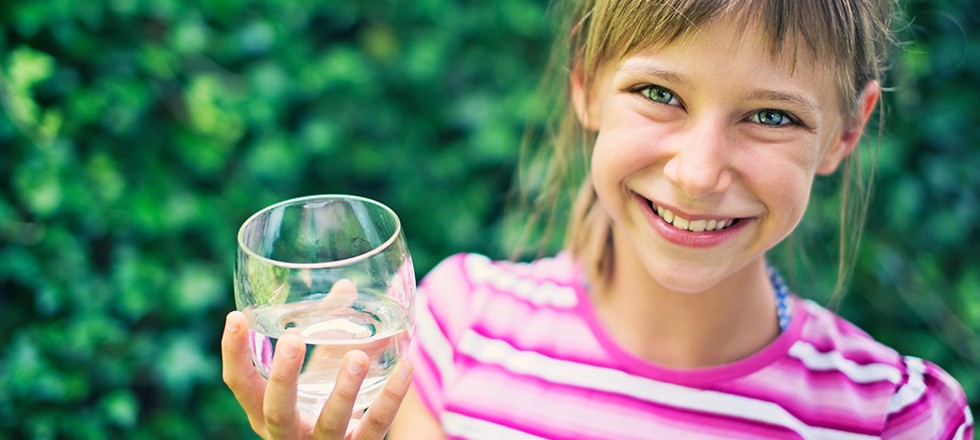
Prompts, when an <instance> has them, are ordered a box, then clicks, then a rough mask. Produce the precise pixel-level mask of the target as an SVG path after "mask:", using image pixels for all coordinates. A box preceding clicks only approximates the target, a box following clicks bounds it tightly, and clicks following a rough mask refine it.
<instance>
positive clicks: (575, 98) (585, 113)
mask: <svg viewBox="0 0 980 440" xmlns="http://www.w3.org/2000/svg"><path fill="white" fill-rule="evenodd" d="M569 80H570V82H571V87H572V104H573V105H574V106H575V114H576V115H577V116H578V120H579V122H580V123H581V124H582V127H583V128H585V129H586V130H589V131H599V124H598V119H597V118H596V117H595V114H594V113H595V111H594V109H593V108H592V105H593V104H592V103H591V102H590V100H589V96H588V95H589V93H588V92H587V91H586V86H585V68H584V67H583V66H582V62H581V61H576V62H575V63H574V64H573V65H572V71H571V73H570V74H569Z"/></svg>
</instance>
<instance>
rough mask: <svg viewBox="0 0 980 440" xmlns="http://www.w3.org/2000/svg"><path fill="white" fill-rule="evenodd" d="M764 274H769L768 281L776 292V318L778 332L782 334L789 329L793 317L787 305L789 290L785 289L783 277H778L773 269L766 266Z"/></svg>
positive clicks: (777, 273)
mask: <svg viewBox="0 0 980 440" xmlns="http://www.w3.org/2000/svg"><path fill="white" fill-rule="evenodd" d="M766 272H767V273H768V274H769V280H770V281H771V282H772V287H773V289H774V290H775V291H776V317H777V318H778V319H779V331H780V332H784V331H786V328H787V327H789V321H790V319H791V318H792V317H793V311H792V310H791V309H790V303H789V288H788V287H786V283H784V282H783V277H781V276H779V272H777V271H776V269H775V268H773V267H772V266H768V265H767V266H766Z"/></svg>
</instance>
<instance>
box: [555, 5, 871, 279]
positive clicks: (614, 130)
mask: <svg viewBox="0 0 980 440" xmlns="http://www.w3.org/2000/svg"><path fill="white" fill-rule="evenodd" d="M761 38H762V34H761V33H759V32H757V31H754V30H753V28H752V26H749V27H748V28H746V30H745V31H742V32H738V31H737V30H736V27H735V26H734V25H733V24H732V23H727V22H725V21H720V22H718V23H715V24H712V25H710V26H709V27H707V28H705V29H702V30H701V31H700V32H695V34H694V35H693V36H692V37H690V38H688V39H686V40H683V41H681V42H677V43H673V44H671V45H669V46H666V47H658V48H652V49H651V50H648V51H644V52H640V53H636V54H632V55H628V56H626V57H624V58H623V59H622V60H619V61H618V62H613V63H608V65H606V66H603V69H601V70H600V72H599V75H597V78H596V80H595V81H594V83H593V86H592V87H591V88H590V90H588V91H586V90H585V89H584V88H583V86H582V83H581V80H580V78H581V77H580V76H578V75H580V72H574V73H573V81H572V83H573V100H574V101H575V104H576V109H577V110H578V112H579V116H580V119H581V120H582V122H583V124H584V125H585V127H586V128H587V129H589V130H594V131H597V133H598V137H597V140H596V143H595V148H594V152H593V155H592V165H591V166H592V182H593V184H594V185H595V189H596V192H597V194H598V196H599V201H600V203H601V204H602V207H603V208H604V209H605V210H606V211H607V212H608V214H609V215H610V217H611V218H612V220H613V231H614V232H613V234H614V239H615V253H616V255H615V260H614V261H617V262H622V261H624V260H623V259H624V258H625V259H630V261H639V262H640V263H641V264H642V266H643V267H644V268H645V269H646V271H647V272H648V273H649V274H650V276H652V277H653V278H654V280H655V281H656V282H658V283H659V284H660V285H662V286H664V287H667V288H670V289H672V290H678V291H701V290H705V289H707V288H710V287H712V286H714V285H715V284H717V283H719V282H720V281H722V280H723V279H725V278H726V277H728V276H729V275H731V274H733V273H735V272H736V271H737V270H738V269H740V268H742V267H745V266H746V265H747V264H749V263H752V262H757V263H759V262H761V261H762V260H761V257H762V256H763V254H764V253H765V252H766V251H767V250H769V249H770V248H772V247H773V246H775V245H776V244H777V243H779V242H780V241H781V240H782V239H783V238H785V237H786V236H787V235H788V234H789V233H790V232H791V231H792V230H793V228H794V227H796V225H797V224H798V223H799V221H800V219H801V218H802V216H803V213H804V211H805V210H806V206H807V201H808V199H809V195H810V188H811V185H812V183H813V179H814V176H815V175H816V174H826V173H831V172H833V171H834V170H835V169H836V167H837V166H838V164H839V163H840V162H841V160H842V159H843V158H844V157H846V156H847V154H849V153H850V152H851V150H852V149H853V148H854V146H855V144H856V142H857V141H858V138H859V137H860V134H861V129H862V128H863V126H864V122H865V121H866V120H867V117H868V116H869V114H870V112H871V110H872V109H873V107H874V103H875V101H876V99H877V94H878V92H877V86H876V85H869V87H868V88H867V89H866V90H865V93H864V94H863V95H862V100H861V103H855V105H858V104H860V107H859V108H860V110H861V111H860V114H859V116H860V118H859V119H860V120H859V121H858V122H859V124H857V125H855V124H853V123H852V124H845V121H844V118H843V115H841V114H840V111H839V108H840V106H839V97H838V94H837V87H836V83H835V82H834V75H833V72H832V71H831V70H829V69H828V68H826V67H824V66H822V65H820V64H819V63H812V62H811V59H810V58H809V55H808V53H807V52H806V51H805V50H802V49H801V50H800V51H798V53H797V57H796V64H795V65H794V64H793V63H792V61H791V59H790V58H785V59H780V58H777V59H773V57H772V56H771V55H770V52H769V51H768V49H767V47H766V45H765V44H764V43H763V41H762V40H761ZM786 52H792V51H789V50H787V51H786ZM789 56H791V55H787V57H789ZM622 266H623V265H622V264H619V263H617V270H619V269H618V268H619V267H622Z"/></svg>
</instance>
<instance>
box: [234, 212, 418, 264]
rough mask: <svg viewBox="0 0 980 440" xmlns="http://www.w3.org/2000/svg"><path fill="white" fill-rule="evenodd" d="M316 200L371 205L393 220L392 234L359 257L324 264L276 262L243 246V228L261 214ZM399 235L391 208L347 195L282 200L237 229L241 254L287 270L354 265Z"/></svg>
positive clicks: (400, 227) (388, 245) (387, 246)
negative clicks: (350, 201) (348, 201)
mask: <svg viewBox="0 0 980 440" xmlns="http://www.w3.org/2000/svg"><path fill="white" fill-rule="evenodd" d="M316 199H326V200H356V201H359V202H364V203H367V204H371V205H374V206H377V207H379V208H381V209H382V210H384V211H385V212H387V213H388V214H389V215H391V218H393V219H395V230H394V232H392V233H391V236H390V237H388V238H387V239H386V240H385V241H384V242H383V243H381V244H379V245H378V246H375V247H373V248H372V249H371V250H369V251H367V252H364V253H362V254H359V255H355V256H353V257H349V258H344V259H342V260H334V261H324V262H319V263H293V262H289V261H281V260H276V259H273V258H269V257H264V256H262V255H259V254H257V253H256V252H255V251H253V250H252V249H251V248H250V247H249V246H246V245H245V242H244V239H243V235H244V233H245V228H246V227H247V226H249V225H250V224H251V223H252V221H253V220H255V219H256V218H258V217H259V216H261V215H263V214H266V213H268V212H269V211H272V210H274V209H276V208H279V207H282V206H285V205H293V204H296V203H299V202H305V201H309V200H316ZM401 233H402V221H401V219H400V218H398V214H395V211H394V210H392V209H391V208H389V207H388V206H387V205H385V204H384V203H381V202H379V201H377V200H373V199H369V198H367V197H361V196H354V195H349V194H318V195H312V196H304V197H296V198H292V199H288V200H283V201H281V202H278V203H275V204H272V205H269V206H266V207H265V208H262V209H260V210H259V211H258V212H256V213H255V214H252V215H251V216H249V218H248V219H246V220H245V221H244V222H243V223H242V226H241V227H239V228H238V249H239V250H241V251H242V252H245V253H246V254H247V255H248V257H249V258H255V259H257V260H259V261H263V262H266V263H268V264H272V265H274V266H279V267H284V268H287V269H330V268H335V267H342V266H347V265H349V264H351V263H356V262H358V261H361V260H366V259H368V258H371V257H373V256H375V255H377V254H380V253H381V252H384V251H385V250H387V249H388V248H389V247H391V245H392V244H394V243H395V241H396V240H398V237H399V236H400V235H401Z"/></svg>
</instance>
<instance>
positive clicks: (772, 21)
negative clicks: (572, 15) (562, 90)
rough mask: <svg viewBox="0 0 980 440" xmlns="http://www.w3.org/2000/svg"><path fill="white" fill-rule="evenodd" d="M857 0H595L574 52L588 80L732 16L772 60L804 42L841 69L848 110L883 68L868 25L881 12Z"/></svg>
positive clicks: (815, 58) (791, 54)
mask: <svg viewBox="0 0 980 440" xmlns="http://www.w3.org/2000/svg"><path fill="white" fill-rule="evenodd" d="M858 8H859V6H857V2H853V1H850V0H828V1H786V0H656V1H655V0H605V1H604V0H597V1H596V2H595V5H594V6H593V7H592V9H591V11H585V14H583V16H584V17H585V18H583V20H582V22H580V23H579V28H580V29H577V30H578V31H580V32H579V33H581V34H584V35H575V34H576V33H573V34H572V37H573V41H572V44H573V48H575V50H576V51H578V52H577V53H575V54H573V57H574V58H576V59H580V60H582V61H583V62H584V67H585V73H586V80H590V79H591V77H592V76H593V75H595V73H596V71H597V69H598V68H599V66H601V65H603V64H604V63H606V62H608V61H610V60H617V59H621V58H622V57H624V56H627V55H630V54H634V53H636V52H639V51H641V50H645V49H647V48H651V47H658V46H665V45H669V44H671V43H674V42H677V41H682V40H684V39H686V38H689V37H691V36H693V35H695V34H696V33H697V32H698V31H699V30H700V29H703V28H704V27H706V26H709V25H710V24H711V23H712V22H713V21H715V20H719V19H722V18H731V19H733V20H735V24H736V26H737V27H738V29H739V30H741V31H744V30H746V29H749V28H752V29H757V30H759V31H760V32H761V35H762V36H763V38H764V44H765V45H766V47H768V49H769V52H770V55H771V56H772V57H773V60H774V61H781V62H788V63H790V64H792V66H796V63H797V61H798V60H799V59H801V58H800V56H799V55H800V53H799V51H800V50H803V51H805V52H806V55H807V57H806V58H808V59H810V60H811V62H812V63H813V64H815V65H819V66H825V67H829V68H831V69H832V70H834V71H836V72H838V73H837V75H836V76H837V78H836V80H837V84H838V87H839V92H840V96H841V98H843V99H842V100H841V101H842V103H841V105H842V109H845V110H846V111H845V114H849V113H850V112H851V111H852V109H850V107H851V105H850V102H851V101H852V99H851V98H856V96H857V93H858V92H859V91H860V88H862V87H863V85H864V84H865V83H866V82H868V81H870V80H872V79H876V78H877V77H878V71H879V69H878V60H877V59H875V58H876V57H875V54H877V53H879V51H878V50H875V49H876V47H874V45H875V44H876V42H874V41H869V40H872V39H869V38H867V37H866V36H865V35H862V33H863V32H866V31H863V29H865V28H866V27H867V25H868V24H870V23H873V22H874V21H877V20H875V19H876V18H880V17H875V15H876V14H874V11H870V10H868V11H860V10H858ZM738 43H739V42H738V41H732V42H731V43H730V44H733V45H735V44H738ZM877 44H882V43H880V42H878V43H877ZM869 46H870V47H869ZM583 48H584V50H583ZM808 67H809V66H808Z"/></svg>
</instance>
